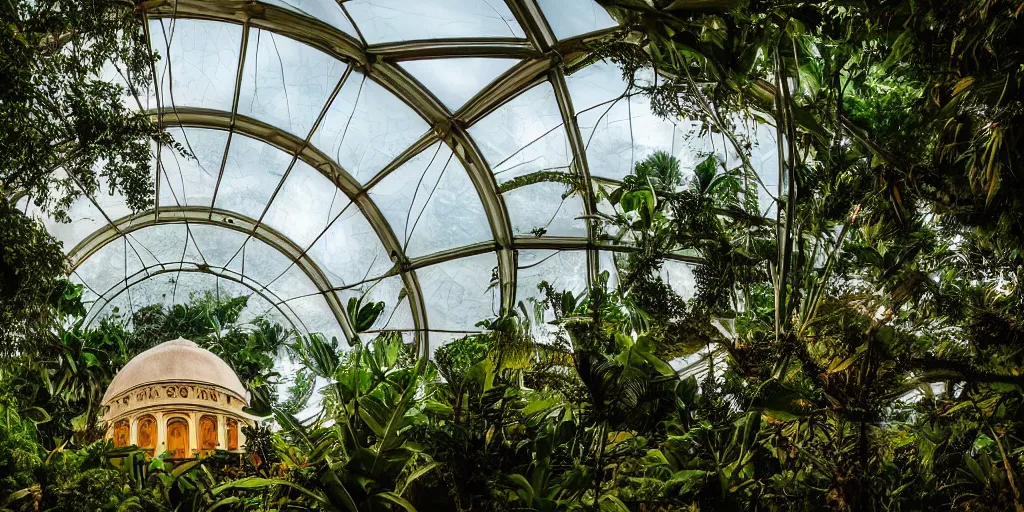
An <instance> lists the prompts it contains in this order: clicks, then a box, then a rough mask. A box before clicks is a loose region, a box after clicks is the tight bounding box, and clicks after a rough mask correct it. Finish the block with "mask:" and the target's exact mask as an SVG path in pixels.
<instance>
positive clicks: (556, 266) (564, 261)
mask: <svg viewBox="0 0 1024 512" xmlns="http://www.w3.org/2000/svg"><path fill="white" fill-rule="evenodd" d="M518 252H519V259H518V262H517V266H516V302H520V301H523V302H527V299H530V298H534V299H536V298H540V297H541V296H542V294H541V293H540V291H538V290H537V285H538V284H540V282H541V281H544V280H547V282H548V284H550V285H551V286H552V287H554V289H555V291H557V292H561V291H564V290H570V291H572V292H573V293H575V294H580V293H582V292H584V291H585V290H586V289H587V253H586V251H550V250H522V249H521V250H519V251H518ZM527 303H528V302H527Z"/></svg>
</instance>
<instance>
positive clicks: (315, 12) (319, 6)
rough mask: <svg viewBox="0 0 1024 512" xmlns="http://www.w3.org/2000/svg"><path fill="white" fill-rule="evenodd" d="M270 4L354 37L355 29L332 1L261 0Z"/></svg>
mask: <svg viewBox="0 0 1024 512" xmlns="http://www.w3.org/2000/svg"><path fill="white" fill-rule="evenodd" d="M263 1H264V2H266V3H268V4H270V5H276V6H278V7H283V8H285V9H288V10H289V11H293V12H297V13H299V14H302V15H304V16H308V17H310V18H313V19H315V20H320V21H322V22H324V23H326V24H328V25H330V26H332V27H334V28H336V29H338V30H340V31H342V32H344V33H346V34H348V35H350V36H352V37H356V29H355V27H353V26H352V22H351V21H349V19H348V16H345V13H343V12H341V8H340V7H338V4H336V3H334V2H333V1H324V0H263Z"/></svg>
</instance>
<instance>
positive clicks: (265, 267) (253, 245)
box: [228, 238, 292, 299]
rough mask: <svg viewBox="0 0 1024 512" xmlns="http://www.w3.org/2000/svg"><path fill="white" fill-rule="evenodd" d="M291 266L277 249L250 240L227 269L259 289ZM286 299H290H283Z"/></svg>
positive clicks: (289, 261)
mask: <svg viewBox="0 0 1024 512" xmlns="http://www.w3.org/2000/svg"><path fill="white" fill-rule="evenodd" d="M291 264H292V262H291V260H290V259H288V257H287V256H285V255H284V254H281V253H280V252H278V250H277V249H274V248H273V247H271V246H269V245H267V244H266V243H264V242H261V241H260V240H257V239H255V238H250V239H249V241H248V242H246V243H245V246H244V247H243V248H242V251H241V252H239V253H238V255H237V256H235V257H234V259H232V260H231V262H230V263H228V267H229V268H231V270H234V271H235V272H237V273H239V274H241V275H242V276H244V282H246V283H248V284H252V285H254V286H255V287H256V288H257V289H259V288H262V287H265V286H267V285H269V284H270V283H271V282H273V281H274V280H275V279H277V278H278V277H280V276H281V274H282V273H283V272H284V271H285V270H286V269H288V267H290V266H291ZM288 298H291V297H283V299H288Z"/></svg>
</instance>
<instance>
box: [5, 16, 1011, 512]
mask: <svg viewBox="0 0 1024 512" xmlns="http://www.w3.org/2000/svg"><path fill="white" fill-rule="evenodd" d="M58 3H59V2H58ZM600 3H602V4H604V5H606V6H608V8H609V9H610V10H611V11H612V12H613V13H614V14H615V15H616V16H617V17H619V19H620V21H621V22H622V23H623V24H624V27H625V28H624V29H623V32H625V33H628V37H626V38H624V39H625V42H617V43H603V44H602V46H601V47H600V48H597V50H598V51H599V52H600V56H601V57H605V58H609V59H611V60H613V61H615V62H616V63H618V64H619V65H620V66H621V67H622V69H623V72H624V75H625V76H626V77H627V78H629V79H630V80H633V81H634V82H635V85H634V89H635V90H634V91H633V92H636V93H638V94H645V95H647V96H648V97H649V98H650V99H651V103H652V105H654V107H655V109H656V110H657V111H658V112H659V113H661V114H664V115H667V116H672V117H679V116H681V117H684V118H688V119H693V120H696V121H699V122H701V123H702V124H703V126H704V128H705V129H706V133H713V134H716V135H718V136H721V137H723V138H724V140H726V141H728V143H729V149H728V151H727V152H726V153H727V154H728V155H730V158H728V159H722V158H719V157H718V156H716V155H701V158H700V159H698V163H697V164H696V165H695V166H693V167H692V168H688V167H687V166H684V165H682V164H681V163H680V162H679V161H678V160H676V159H675V158H674V157H672V156H671V155H669V154H666V153H655V154H653V155H651V156H650V157H649V158H647V159H645V160H643V161H641V162H639V163H638V164H637V165H636V167H635V169H634V172H633V173H632V175H630V176H627V177H626V178H625V179H624V180H622V181H621V182H605V183H604V184H603V185H602V186H601V188H600V189H599V190H596V191H585V190H581V188H580V182H581V181H580V180H578V179H575V178H574V177H573V175H571V174H566V173H554V172H541V173H535V174H529V175H526V176H522V177H519V178H516V179H515V180H511V181H509V182H507V183H505V184H503V185H502V190H503V191H505V190H511V189H513V188H517V187H520V186H523V185H526V184H529V183H535V182H538V181H554V182H558V183H562V184H564V185H565V187H566V194H581V193H586V194H590V193H593V194H595V196H596V197H595V199H597V200H598V201H600V202H601V203H602V205H608V206H609V207H608V208H603V209H601V210H600V211H601V212H602V213H596V214H595V215H593V216H592V217H590V218H588V219H587V221H588V222H591V223H593V224H594V227H595V229H597V230H599V232H600V233H602V234H603V237H602V239H601V241H600V242H601V244H603V245H602V250H604V249H607V250H608V251H609V252H614V254H615V256H614V268H613V269H608V270H607V271H606V272H603V273H601V275H600V276H599V277H598V279H597V280H596V281H595V282H593V283H590V287H589V289H588V290H587V291H586V292H583V293H573V292H571V291H562V290H557V289H554V288H553V287H552V286H551V285H550V284H548V283H546V282H542V283H541V284H540V286H539V289H538V291H539V292H540V296H541V299H538V300H535V301H533V302H532V303H526V302H524V303H520V304H517V307H516V309H515V310H514V311H502V312H501V314H500V315H499V316H497V317H495V318H489V319H481V323H480V324H478V325H479V327H480V329H481V332H480V333H479V334H475V335H470V336H466V337H463V338H460V339H456V340H453V341H451V342H450V343H448V344H446V345H445V346H443V347H440V348H437V349H436V351H435V352H434V354H433V357H432V358H431V359H430V360H426V359H418V358H416V357H415V356H414V355H413V354H414V353H415V352H414V351H413V349H412V348H411V347H410V346H409V344H407V340H406V339H405V338H403V337H402V334H400V333H396V332H375V333H374V334H373V335H372V336H371V335H369V333H366V332H363V331H365V330H366V329H368V328H369V327H368V326H371V325H373V324H374V323H375V322H374V321H375V320H376V318H377V316H378V315H380V314H381V311H383V309H384V308H383V305H382V304H380V303H363V302H361V301H360V300H358V299H353V300H352V302H351V303H350V304H349V305H348V308H347V312H348V313H349V315H350V316H351V318H349V324H350V325H353V326H356V328H357V329H356V330H357V331H360V332H358V333H357V334H356V335H355V336H353V337H352V338H351V339H346V340H337V339H326V338H324V337H322V336H320V335H315V334H313V335H309V336H298V335H297V334H296V333H290V332H287V331H285V330H283V329H281V328H279V327H277V326H274V325H273V324H272V323H270V322H266V321H261V320H258V319H257V320H254V321H252V322H249V323H245V324H240V323H239V321H238V320H239V318H241V317H240V311H241V310H242V307H243V306H244V301H240V300H235V299H232V300H227V301H217V300H212V299H210V298H198V300H197V301H195V302H193V303H191V304H188V305H182V306H175V307H173V308H170V309H167V308H164V307H162V306H155V307H151V308H145V309H142V310H139V311H137V312H135V313H134V314H133V315H132V316H131V318H124V317H115V318H112V319H107V320H103V321H101V322H99V323H98V324H93V325H91V326H90V325H87V324H86V323H85V322H84V320H82V316H83V315H84V311H83V309H82V307H81V304H80V297H79V294H80V290H78V289H76V288H75V287H73V286H69V285H67V283H66V282H65V281H64V280H63V276H62V274H61V272H59V271H58V270H57V268H58V267H59V260H48V259H33V258H32V257H31V255H32V252H31V251H30V250H29V249H28V245H24V244H23V245H20V246H19V245H17V244H13V245H12V246H11V248H10V249H8V248H7V244H6V243H5V247H4V252H3V253H2V254H0V256H2V257H3V261H4V263H5V264H8V265H11V266H12V268H14V269H17V271H11V272H6V271H5V273H4V274H3V277H4V279H5V283H4V284H5V285H6V284H7V283H9V282H11V283H15V286H13V287H10V288H6V287H5V289H4V293H3V294H0V299H2V300H3V301H4V302H3V303H2V304H0V306H3V308H4V309H0V315H2V316H0V321H2V322H3V323H4V325H3V326H2V327H3V328H4V329H5V331H3V333H4V335H5V336H6V337H7V338H9V339H11V340H13V342H12V345H14V346H18V347H20V348H19V349H18V350H14V351H8V354H7V355H8V359H7V360H5V363H4V366H3V367H0V379H2V380H0V389H3V390H4V394H3V395H2V402H0V413H2V415H0V468H2V469H0V507H5V508H7V509H10V510H119V509H126V510H127V509H133V510H215V509H220V510H332V511H333V510H350V511H355V510H416V509H419V510H460V511H469V510H538V511H547V510H579V509H586V510H637V511H649V510H704V511H712V510H750V511H754V510H780V511H782V510H785V511H789V510H836V511H901V510H907V511H909V510H962V511H1005V510H1015V511H1017V512H1024V496H1022V488H1021V487H1022V485H1024V482H1021V478H1022V477H1024V393H1022V385H1024V320H1022V318H1021V311H1022V310H1024V290H1022V289H1021V286H1020V284H1021V276H1022V272H1024V270H1022V269H1024V259H1022V258H1024V251H1022V249H1024V228H1022V224H1021V222H1022V221H1021V219H1024V211H1022V203H1021V197H1020V194H1019V193H1018V191H1019V190H1020V189H1021V186H1022V183H1021V175H1020V173H1019V172H1018V171H1017V170H1016V164H1017V162H1018V161H1019V160H1020V158H1019V156H1020V155H1019V152H1020V149H1019V148H1020V147H1021V144H1020V140H1019V139H1020V137H1021V136H1022V135H1021V133H1022V132H1021V130H1020V127H1018V126H1017V124H1016V123H1017V122H1018V121H1019V120H1020V113H1021V106H1020V90H1021V87H1020V86H1021V78H1022V76H1024V75H1022V72H1024V60H1022V54H1021V48H1020V44H1021V39H1020V38H1019V37H1017V34H1019V32H1020V28H1021V27H1020V24H1019V22H1018V18H1019V16H1020V15H1021V14H1022V12H1024V6H1022V5H1021V4H1020V3H1019V2H1018V1H1017V0H1013V1H1011V0H981V1H967V0H957V1H942V0H916V1H912V2H908V1H905V0H902V1H901V0H881V1H876V2H860V1H838V0H835V1H833V0H827V1H822V2H777V1H769V0H764V1H760V0H759V1H749V2H744V1H736V0H653V1H648V0H600ZM16 5H18V6H21V8H26V7H24V6H22V3H17V4H16ZM26 5H31V6H35V5H36V4H34V3H32V4H26ZM39 5H43V4H39ZM93 5H105V4H102V3H100V4H96V3H93ZM2 9H3V8H2V7H0V12H2ZM62 12H64V11H62ZM66 12H68V13H73V12H77V11H74V10H71V9H70V8H69V10H67V11H66ZM114 12H121V11H114ZM121 14H122V15H126V13H125V12H121ZM115 18H116V17H115ZM116 20H122V18H116ZM122 21H123V20H122ZM23 23H25V22H24V21H23V20H22V19H21V18H18V21H17V23H14V24H8V28H6V29H4V30H8V31H9V32H10V33H11V34H14V35H15V36H17V35H19V34H28V33H30V31H29V30H28V29H27V28H23V26H22V24H23ZM25 26H29V25H25ZM90 26H93V25H90ZM104 26H106V25H104ZM110 26H112V27H122V28H123V26H121V25H118V23H113V22H112V25H110ZM11 27H13V28H11ZM104 30H105V29H104ZM129 32H130V31H129ZM101 33H105V34H107V35H108V36H110V34H114V33H117V34H121V32H117V30H116V29H115V30H114V32H110V33H107V32H102V31H101ZM127 33H128V32H125V34H127ZM37 36H38V37H42V36H39V35H38V31H37ZM25 37H27V36H25ZM118 37H121V36H118ZM44 39H45V38H44ZM14 40H16V41H17V40H19V39H18V37H14ZM0 44H8V45H11V44H15V42H6V43H0ZM15 47H16V48H17V49H18V50H19V52H21V51H22V50H21V47H17V46H15ZM4 48H6V47H4ZM26 48H28V49H27V50H24V51H30V50H33V48H43V49H46V48H47V47H46V45H43V46H41V47H40V46H32V45H30V46H28V47H26ZM90 48H92V47H90ZM97 48H98V47H97ZM5 51H8V50H6V49H5ZM14 55H22V53H14ZM25 55H28V54H25ZM26 58H27V57H26ZM86 62H89V61H88V59H87V60H86ZM64 65H70V64H64ZM648 69H654V70H655V78H656V79H655V80H653V81H651V80H646V79H639V77H640V75H639V74H640V73H641V72H643V73H646V71H643V70H648ZM634 79H635V80H634ZM0 105H6V103H3V102H0ZM0 108H3V107H0ZM755 124H757V125H760V126H761V127H762V130H763V128H764V127H769V128H770V130H771V131H772V132H773V135H774V141H775V143H776V144H777V148H776V149H777V154H778V162H777V164H778V169H779V174H778V176H773V177H766V176H763V175H760V174H758V169H756V168H755V167H754V165H753V164H752V162H751V161H750V155H751V150H752V146H753V145H754V144H757V143H764V139H760V138H758V137H755V136H753V135H752V133H755V130H753V129H752V128H751V127H753V126H755ZM134 133H136V134H138V133H140V132H134ZM133 140H134V139H133ZM731 162H738V163H736V164H735V165H733V164H732V163H731ZM4 165H6V164H4ZM0 171H4V172H6V168H5V169H0ZM767 183H771V184H772V185H771V186H769V185H767ZM19 188H22V189H28V188H31V187H29V186H28V185H24V186H19ZM11 190H13V189H11ZM4 193H5V195H9V196H11V197H12V198H13V194H11V193H9V192H7V191H6V189H5V191H4ZM0 207H6V203H0ZM766 207H767V209H766ZM5 212H6V214H9V215H8V217H2V216H0V222H3V223H4V224H2V225H3V226H10V228H9V229H10V232H9V233H10V236H11V237H13V238H11V239H12V240H15V241H17V240H35V241H38V243H40V244H52V241H50V240H48V239H46V237H45V233H43V232H42V230H41V229H39V228H38V226H33V225H31V224H30V223H28V222H29V221H27V220H26V219H24V217H23V216H20V217H19V215H20V213H18V212H17V211H16V210H14V209H13V208H9V209H7V210H0V214H5ZM7 219H10V220H7ZM537 234H538V235H541V236H542V235H543V233H541V232H538V233H537ZM7 235H8V233H0V236H7ZM6 240H7V238H4V241H5V242H6ZM21 269H24V270H21ZM669 269H675V271H679V269H684V270H683V271H684V273H685V272H688V273H691V274H692V276H693V283H694V285H693V287H692V289H681V288H679V287H678V286H675V287H674V286H672V285H670V283H669V282H668V281H667V280H666V279H665V277H664V276H666V275H668V273H669ZM40 283H41V284H42V285H45V286H42V287H40ZM8 290H13V291H8ZM53 290H57V291H58V292H57V293H54V292H53ZM26 315H32V316H31V318H32V323H31V325H28V324H24V323H19V322H22V321H23V319H24V318H26ZM37 319H38V321H37ZM129 321H130V323H129ZM14 324H17V325H16V328H12V329H10V330H6V329H8V325H14ZM7 333H14V334H7ZM29 335H31V336H32V338H31V339H33V340H38V343H33V344H26V343H23V341H24V340H26V339H28V336H29ZM177 336H186V337H190V338H192V339H194V340H196V341H197V342H200V343H202V344H203V345H204V346H207V347H208V348H210V349H211V350H213V351H215V352H216V353H218V354H220V355H221V356H222V357H224V358H225V359H226V360H227V361H228V362H229V364H230V365H231V366H232V367H233V368H234V369H235V370H236V371H237V372H238V373H239V374H240V375H241V376H242V377H243V380H245V381H246V383H247V385H248V386H249V388H250V389H251V390H252V391H253V392H254V393H253V394H254V396H255V397H256V400H255V402H256V403H255V404H254V409H255V410H256V411H258V412H261V413H265V414H266V415H267V418H268V420H267V422H266V424H265V425H260V426H257V427H255V428H253V429H251V430H249V431H248V434H247V438H248V439H249V443H248V445H247V451H248V453H247V454H246V455H245V456H243V457H239V456H232V455H228V454H218V455H215V456H212V457H209V458H205V459H201V460H196V461H192V462H188V463H184V464H179V465H177V466H175V465H172V464H171V463H170V462H168V461H167V460H166V459H165V456H163V455H159V456H157V457H149V456H148V455H146V454H145V453H143V452H141V451H139V450H136V449H134V448H119V449H114V448H112V447H111V446H110V445H109V444H107V443H106V442H105V441H100V440H97V439H98V437H99V434H100V428H101V427H100V426H99V425H97V424H96V418H97V414H98V412H99V411H98V408H97V406H98V404H97V399H98V396H99V395H100V394H101V393H102V390H103V389H104V388H105V385H106V383H107V382H109V379H110V378H111V376H112V375H113V373H114V372H115V371H116V370H117V368H119V367H120V365H123V364H124V362H125V361H127V360H128V358H130V357H131V356H132V355H134V354H136V353H138V352H139V351H141V350H144V349H145V348H147V347H149V346H152V344H154V343H156V342H159V341H164V340H166V339H171V338H174V337H177ZM14 342H17V343H14ZM282 348H284V350H285V351H286V352H287V354H281V353H280V352H281V349H282ZM281 357H291V358H293V359H294V360H295V361H296V362H297V363H298V366H299V367H300V370H299V372H298V374H297V376H296V377H295V378H294V381H293V382H292V383H291V384H292V385H291V390H290V393H288V394H287V396H275V394H274V393H273V391H272V390H273V389H276V387H277V386H275V384H277V383H278V379H279V376H277V375H275V374H274V373H273V365H274V362H275V359H278V358H281Z"/></svg>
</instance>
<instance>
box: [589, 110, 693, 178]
mask: <svg viewBox="0 0 1024 512" xmlns="http://www.w3.org/2000/svg"><path fill="white" fill-rule="evenodd" d="M577 122H578V124H579V127H580V132H581V134H582V135H583V141H584V144H585V145H586V148H587V163H588V165H589V166H590V174H591V175H592V176H599V177H603V178H610V179H615V180H621V179H623V178H624V177H626V176H627V175H629V174H631V173H632V172H633V169H634V168H635V167H636V164H637V163H639V162H642V161H643V160H644V159H646V158H647V157H649V156H650V155H652V154H653V153H654V152H656V151H665V152H668V153H670V154H673V155H675V156H676V157H677V158H679V160H680V168H681V169H684V170H685V169H692V168H693V167H694V166H695V165H696V164H697V163H698V162H699V161H700V160H701V157H700V154H699V153H698V152H697V151H695V148H694V147H693V145H692V144H689V143H688V141H693V140H694V139H695V138H696V137H697V134H698V132H699V129H700V127H699V126H698V125H697V123H694V122H686V123H685V124H677V123H672V122H670V121H668V120H665V119H662V118H660V117H658V116H656V115H655V114H654V113H653V112H651V109H650V102H649V100H648V99H647V98H646V97H644V96H642V95H636V96H632V97H630V98H629V99H622V100H618V101H616V102H614V103H609V104H608V105H607V106H605V105H602V106H600V107H597V108H594V109H592V110H589V111H587V112H584V113H581V114H579V115H578V116H577Z"/></svg>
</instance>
